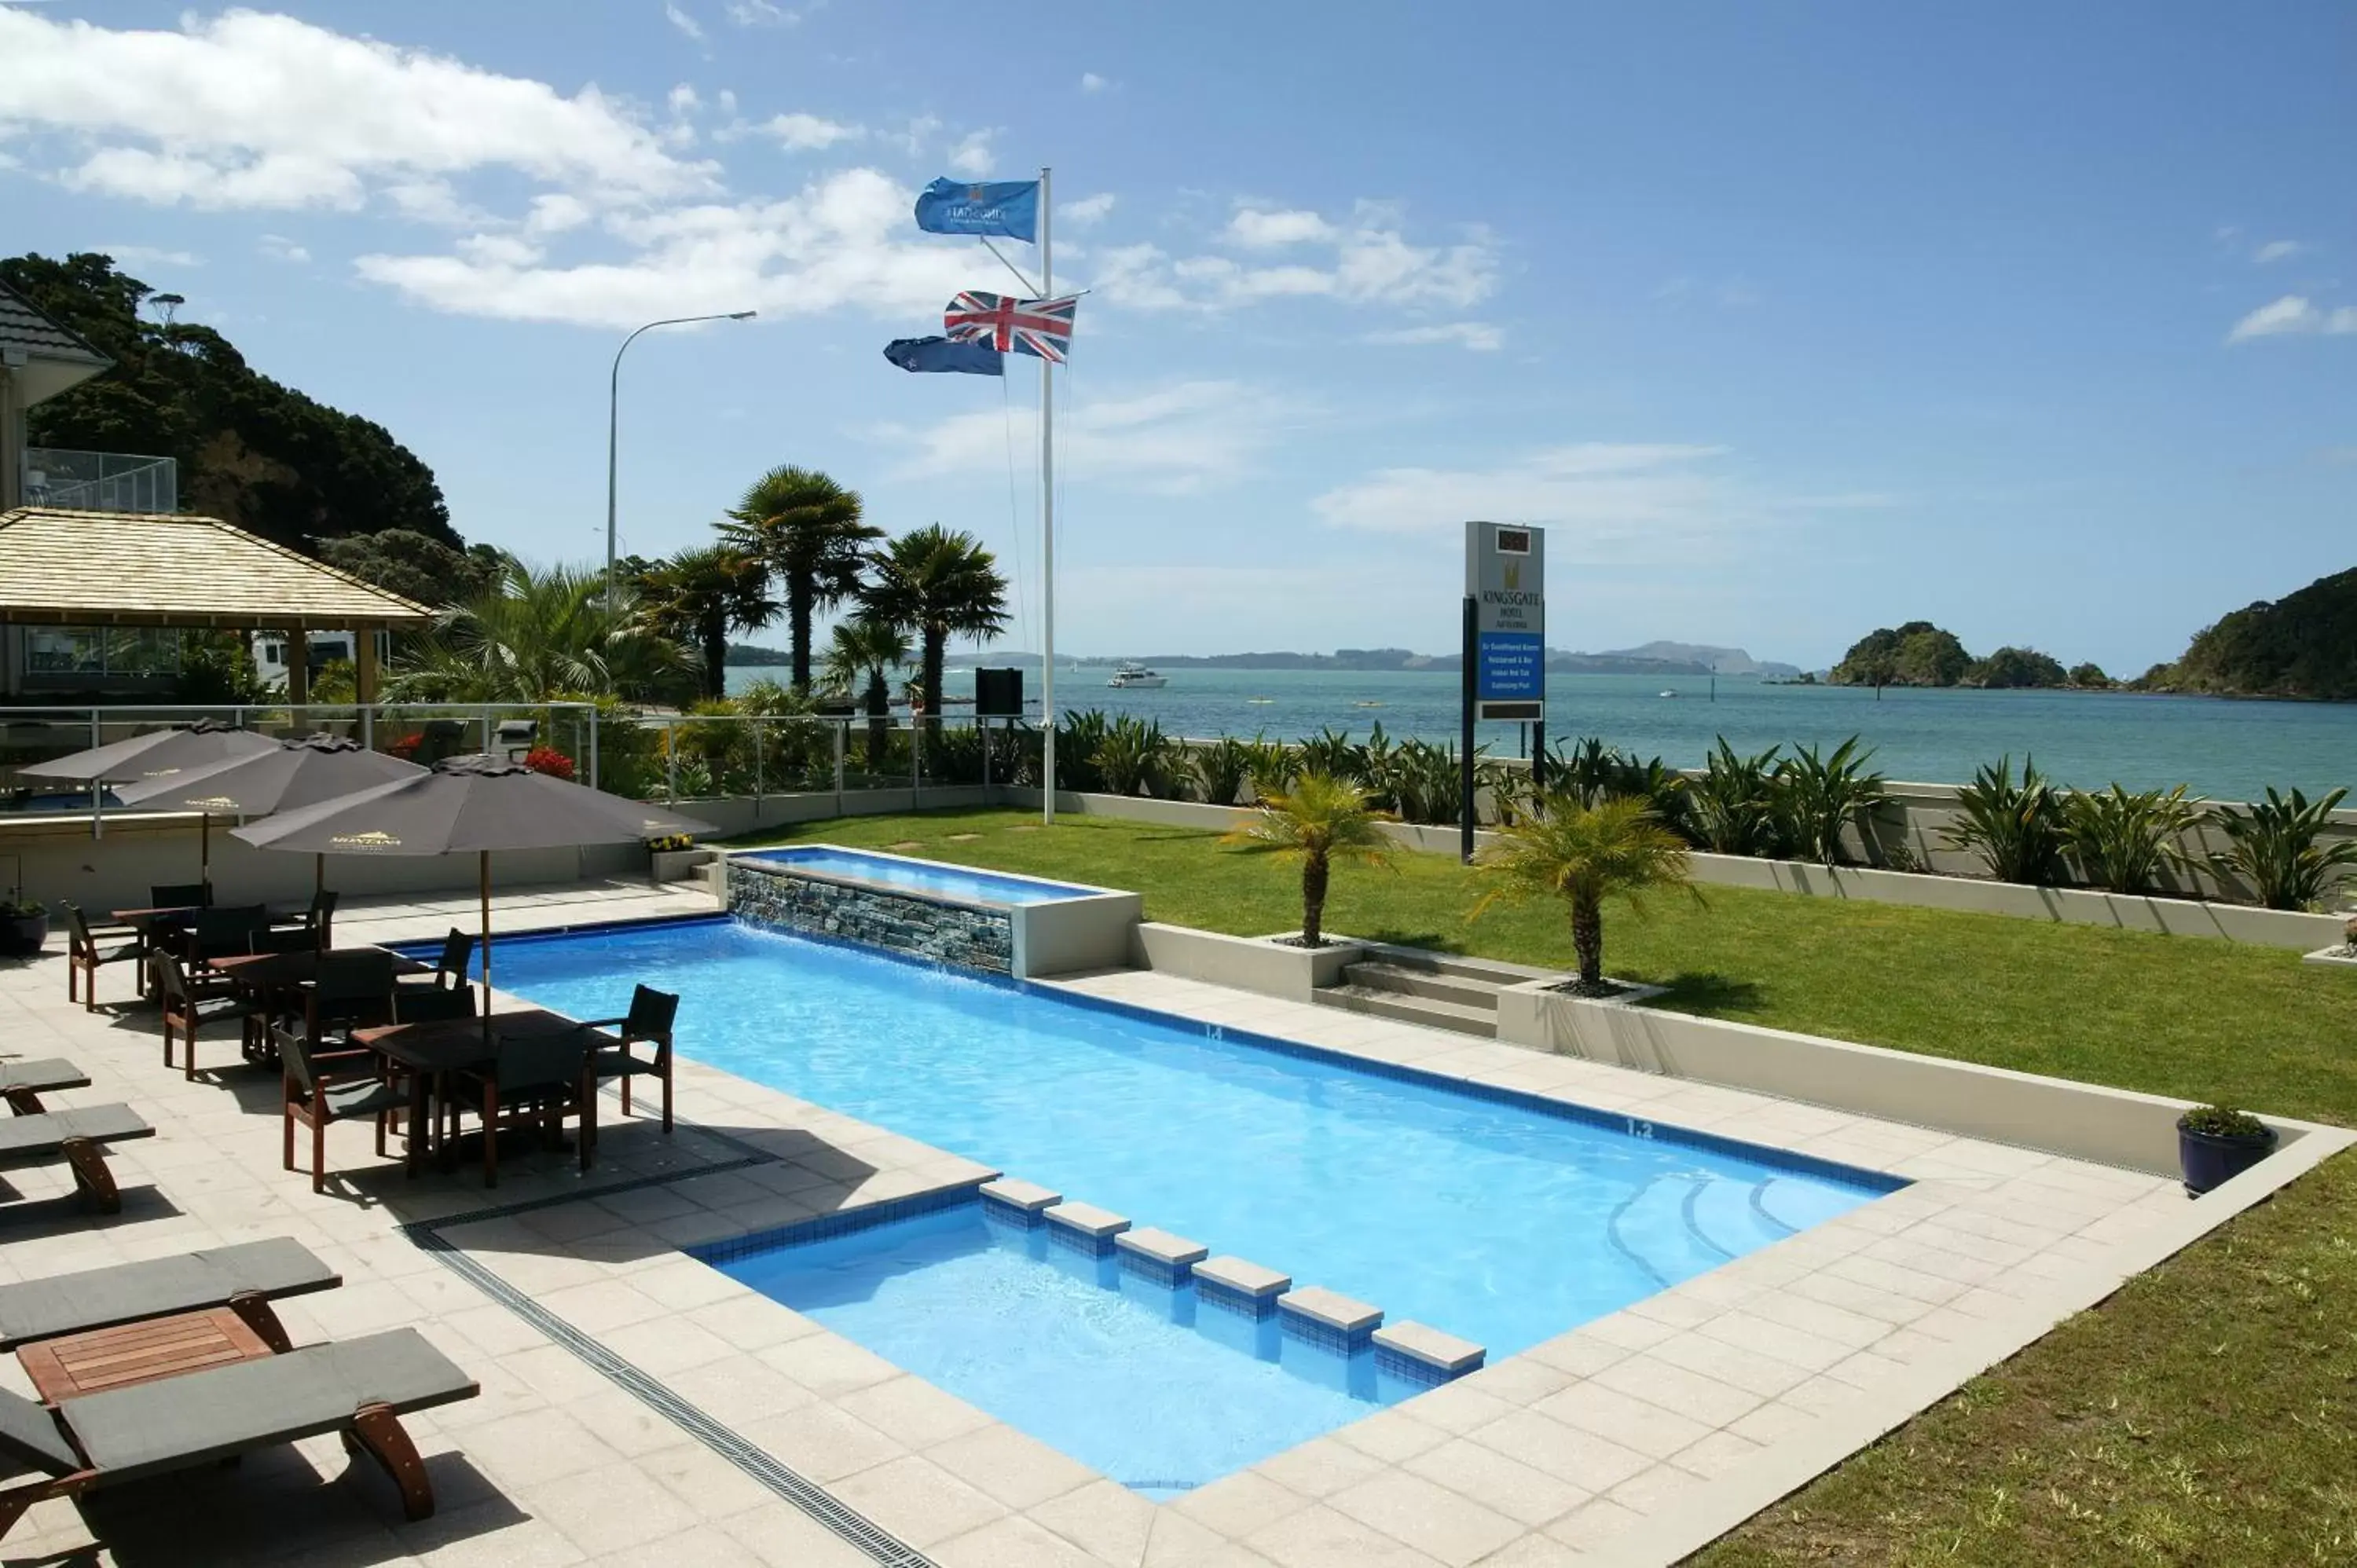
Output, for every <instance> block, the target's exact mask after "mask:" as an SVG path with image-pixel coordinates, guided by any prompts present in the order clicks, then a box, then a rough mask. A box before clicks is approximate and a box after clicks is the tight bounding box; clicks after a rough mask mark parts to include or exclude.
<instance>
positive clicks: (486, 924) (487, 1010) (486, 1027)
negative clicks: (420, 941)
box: [481, 850, 491, 1038]
mask: <svg viewBox="0 0 2357 1568" xmlns="http://www.w3.org/2000/svg"><path fill="white" fill-rule="evenodd" d="M481 883H482V898H483V1034H484V1036H485V1037H486V1038H488V1037H489V1036H490V1032H491V852H490V850H485V851H483V852H482V872H481Z"/></svg>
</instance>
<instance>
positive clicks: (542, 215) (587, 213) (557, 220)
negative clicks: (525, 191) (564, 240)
mask: <svg viewBox="0 0 2357 1568" xmlns="http://www.w3.org/2000/svg"><path fill="white" fill-rule="evenodd" d="M591 216H592V213H591V210H590V207H589V204H588V203H587V202H586V201H584V200H582V199H580V198H579V197H577V196H568V195H566V194H565V192H564V191H561V190H552V191H550V192H548V193H547V194H546V195H544V196H536V197H534V198H533V202H532V210H531V212H530V213H528V214H527V215H526V216H525V218H524V220H523V226H524V228H525V229H526V230H527V231H530V232H532V233H534V234H562V233H564V232H565V231H567V230H572V229H578V228H579V227H581V225H583V224H584V223H587V222H588V221H589V220H590V217H591Z"/></svg>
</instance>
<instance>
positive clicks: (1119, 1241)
mask: <svg viewBox="0 0 2357 1568" xmlns="http://www.w3.org/2000/svg"><path fill="white" fill-rule="evenodd" d="M1113 1244H1114V1247H1115V1248H1116V1249H1117V1250H1118V1251H1124V1252H1135V1253H1137V1254H1139V1255H1140V1256H1142V1257H1146V1258H1151V1259H1152V1260H1153V1261H1154V1262H1157V1263H1160V1264H1163V1265H1164V1266H1165V1267H1168V1268H1170V1269H1173V1270H1179V1271H1184V1270H1187V1269H1189V1268H1190V1267H1191V1266H1192V1265H1194V1264H1197V1263H1200V1262H1202V1261H1203V1260H1204V1259H1205V1258H1208V1257H1210V1256H1211V1249H1210V1248H1209V1247H1206V1246H1204V1245H1203V1244H1202V1243H1201V1242H1200V1241H1190V1240H1188V1239H1187V1238H1186V1237H1184V1236H1173V1235H1172V1234H1171V1233H1170V1232H1169V1231H1168V1230H1155V1229H1154V1228H1153V1227H1152V1226H1148V1227H1146V1229H1145V1230H1125V1231H1123V1232H1122V1233H1121V1234H1120V1235H1117V1236H1115V1237H1114V1239H1113Z"/></svg>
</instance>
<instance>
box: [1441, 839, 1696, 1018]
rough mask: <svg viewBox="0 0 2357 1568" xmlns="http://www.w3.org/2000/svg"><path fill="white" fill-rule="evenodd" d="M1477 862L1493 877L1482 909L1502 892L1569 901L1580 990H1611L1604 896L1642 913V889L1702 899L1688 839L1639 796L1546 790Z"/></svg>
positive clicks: (1584, 992) (1510, 896) (1601, 992)
mask: <svg viewBox="0 0 2357 1568" xmlns="http://www.w3.org/2000/svg"><path fill="white" fill-rule="evenodd" d="M1475 864H1476V865H1479V866H1480V867H1481V868H1482V869H1483V871H1484V872H1485V873H1486V874H1487V875H1489V876H1490V877H1491V879H1492V880H1493V881H1494V882H1495V883H1496V886H1494V887H1492V888H1491V891H1490V892H1489V893H1488V894H1486V895H1485V896H1483V897H1482V899H1481V901H1480V903H1479V904H1477V905H1475V906H1474V908H1473V914H1474V917H1475V918H1480V915H1481V913H1482V912H1483V911H1484V910H1486V909H1488V908H1490V906H1491V904H1493V903H1495V902H1497V901H1498V900H1499V899H1501V898H1507V899H1516V900H1519V899H1523V898H1528V897H1534V896H1536V897H1550V898H1562V899H1566V900H1567V901H1568V902H1569V903H1570V905H1571V947H1572V951H1573V952H1574V953H1576V954H1577V956H1578V961H1579V981H1578V983H1577V987H1576V990H1577V992H1578V993H1579V994H1581V995H1584V996H1603V995H1609V994H1611V988H1610V987H1609V986H1607V985H1606V984H1605V983H1604V900H1605V899H1607V898H1622V899H1625V900H1627V901H1628V905H1629V908H1630V909H1631V911H1632V912H1633V913H1636V914H1639V915H1642V914H1643V913H1644V908H1645V907H1644V902H1643V899H1644V895H1645V894H1647V893H1649V892H1652V890H1654V889H1655V888H1678V887H1683V888H1684V889H1686V890H1687V891H1688V892H1690V893H1692V894H1693V895H1694V896H1695V902H1696V903H1700V902H1701V901H1702V892H1701V890H1700V889H1699V888H1696V887H1695V886H1694V883H1693V882H1692V881H1691V880H1690V879H1689V875H1688V874H1689V871H1690V869H1691V862H1690V861H1689V860H1688V858H1687V852H1686V845H1685V841H1684V839H1681V838H1679V837H1678V836H1677V834H1675V833H1674V832H1670V831H1669V829H1667V828H1665V827H1663V825H1662V822H1661V819H1660V818H1659V817H1657V816H1656V815H1654V813H1653V808H1652V802H1650V801H1648V800H1645V799H1644V798H1642V797H1641V796H1636V795H1611V796H1607V797H1606V798H1605V799H1603V800H1598V802H1597V803H1596V804H1594V805H1592V806H1584V805H1582V804H1580V802H1579V800H1577V798H1575V797H1573V796H1570V795H1565V794H1549V795H1548V796H1547V798H1546V800H1545V810H1544V811H1543V812H1541V813H1540V814H1539V815H1538V816H1535V817H1534V818H1531V819H1530V820H1528V821H1525V822H1517V823H1515V824H1513V825H1512V826H1511V827H1506V828H1501V829H1500V830H1499V833H1498V840H1497V842H1496V843H1493V844H1492V845H1491V847H1490V848H1488V849H1486V850H1484V851H1483V852H1482V853H1481V854H1480V856H1479V857H1478V858H1477V859H1476V861H1475Z"/></svg>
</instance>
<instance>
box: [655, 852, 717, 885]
mask: <svg viewBox="0 0 2357 1568" xmlns="http://www.w3.org/2000/svg"><path fill="white" fill-rule="evenodd" d="M647 858H648V860H649V861H650V862H651V866H650V869H649V871H648V873H647V875H648V876H649V877H650V878H651V880H653V881H656V882H684V881H686V880H687V879H688V878H689V877H691V876H693V875H695V868H696V867H697V866H699V865H704V864H705V862H707V861H710V860H712V859H713V858H715V856H714V852H713V851H711V850H708V849H659V850H655V851H653V852H651V854H649V855H648V857H647Z"/></svg>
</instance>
